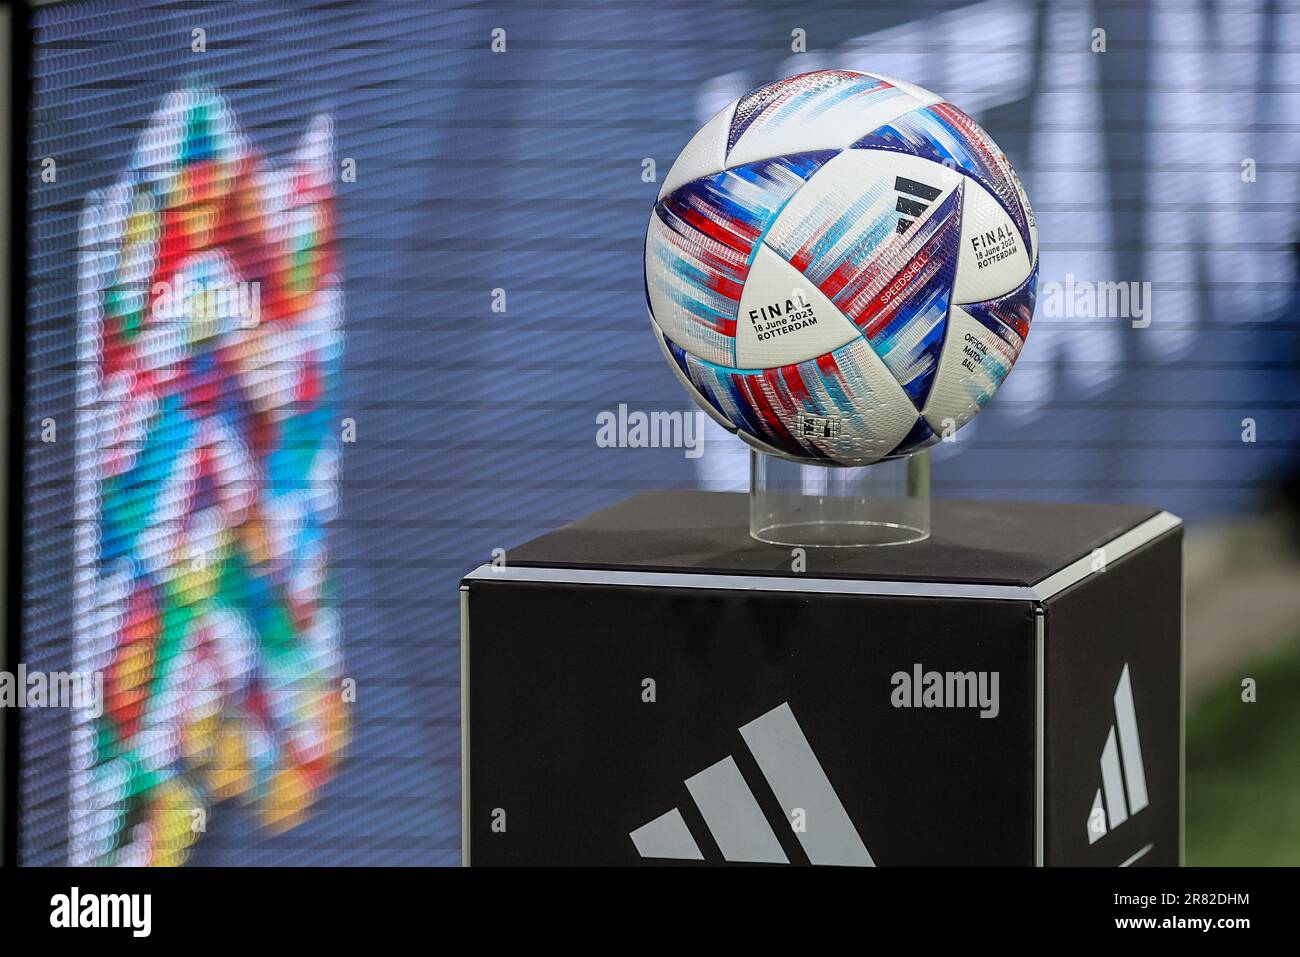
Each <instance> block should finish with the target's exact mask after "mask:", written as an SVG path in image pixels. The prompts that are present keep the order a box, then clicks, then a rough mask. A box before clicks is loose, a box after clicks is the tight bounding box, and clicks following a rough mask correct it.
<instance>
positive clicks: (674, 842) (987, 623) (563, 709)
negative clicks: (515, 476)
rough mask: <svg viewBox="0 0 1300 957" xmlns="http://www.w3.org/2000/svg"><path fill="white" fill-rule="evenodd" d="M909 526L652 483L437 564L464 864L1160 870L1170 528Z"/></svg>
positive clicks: (1167, 752) (1176, 775)
mask: <svg viewBox="0 0 1300 957" xmlns="http://www.w3.org/2000/svg"><path fill="white" fill-rule="evenodd" d="M933 521H934V534H933V536H932V538H931V539H930V540H929V541H927V542H924V543H921V544H917V545H907V546H899V547H892V548H875V549H826V550H819V549H808V550H806V551H801V550H792V549H787V548H781V547H777V546H767V545H760V544H758V543H757V542H754V541H753V540H751V539H750V538H749V536H748V534H747V512H746V503H745V500H744V497H743V496H740V495H727V494H717V493H703V492H679V493H652V494H648V495H641V496H638V497H636V498H633V499H631V500H629V501H627V502H624V503H623V504H621V505H619V506H616V507H614V508H611V509H607V510H605V511H603V512H600V513H597V514H596V515H593V516H590V517H589V518H587V519H584V520H582V521H579V522H576V523H574V524H572V525H569V526H567V527H565V528H562V529H560V530H558V531H556V532H553V533H551V534H549V535H545V536H543V537H541V538H539V539H537V540H535V541H533V542H530V543H528V544H527V545H524V546H521V547H519V548H517V549H514V550H512V551H511V552H510V553H509V554H508V555H507V556H506V560H505V563H504V565H503V566H493V565H485V566H483V567H481V568H479V569H477V570H476V571H474V572H473V573H471V574H470V575H468V576H466V578H465V580H464V582H463V583H462V591H461V595H462V632H463V635H462V638H463V649H462V661H463V698H462V701H463V720H464V742H463V761H464V768H463V772H464V774H463V787H464V795H463V798H464V808H465V817H464V839H465V855H464V856H465V862H466V863H469V864H475V865H480V864H639V863H663V862H671V863H685V862H701V861H702V862H711V863H723V862H728V861H730V862H736V863H740V862H745V863H778V864H779V863H791V864H798V863H813V864H848V865H870V864H877V865H882V866H889V865H920V864H944V865H963V864H970V865H975V864H992V865H997V864H1022V865H1031V864H1035V863H1038V864H1044V863H1045V864H1096V865H1122V864H1130V863H1141V864H1177V863H1179V862H1180V856H1181V846H1182V837H1181V816H1182V815H1181V809H1182V794H1181V789H1182V741H1181V735H1182V677H1181V676H1182V558H1181V540H1182V533H1181V525H1180V523H1179V520H1178V519H1177V518H1176V517H1174V516H1172V515H1169V514H1168V513H1165V512H1158V511H1155V510H1152V509H1144V508H1138V507H1130V506H1066V505H1048V504H1025V503H992V502H984V503H975V502H935V503H934V516H933Z"/></svg>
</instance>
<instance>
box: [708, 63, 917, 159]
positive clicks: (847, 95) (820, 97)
mask: <svg viewBox="0 0 1300 957" xmlns="http://www.w3.org/2000/svg"><path fill="white" fill-rule="evenodd" d="M824 75H825V76H826V79H824V80H818V81H816V82H817V83H819V84H820V86H817V87H811V84H810V83H808V82H804V83H800V82H798V81H800V80H801V79H802V78H800V77H795V78H793V79H792V80H789V81H786V83H784V84H782V85H781V89H780V90H778V91H776V92H775V94H774V95H773V97H772V98H771V99H770V100H769V101H768V102H767V103H766V104H765V105H764V106H763V107H762V108H761V109H759V110H758V111H757V114H758V115H757V118H756V119H753V120H752V121H751V123H750V125H749V126H748V127H746V128H745V130H744V132H743V133H741V134H740V138H739V139H738V140H737V141H736V143H735V145H734V146H732V148H731V150H730V151H729V152H728V153H727V165H728V166H737V165H740V164H742V163H753V162H756V161H757V160H761V159H767V158H768V157H771V156H783V155H787V154H790V153H806V152H808V151H810V150H837V149H844V148H845V147H847V146H849V145H850V144H851V143H853V142H854V141H855V140H857V139H859V138H861V137H862V136H864V135H866V134H867V133H870V132H871V131H872V130H874V129H875V128H876V127H878V126H881V125H882V124H885V123H888V122H889V121H890V120H893V119H896V118H897V117H899V116H902V115H903V114H904V113H907V112H909V111H911V110H914V109H916V108H917V107H918V106H920V105H921V104H920V103H919V102H918V101H917V100H915V99H913V98H912V97H911V96H910V95H909V94H908V93H907V92H906V91H904V90H902V89H899V88H898V87H895V86H889V85H886V84H882V83H881V82H880V81H879V80H877V79H876V78H875V77H870V76H867V75H866V74H862V73H858V74H847V73H845V74H840V73H837V72H834V71H827V72H826V73H825V74H824ZM808 76H813V74H808ZM737 109H738V110H743V109H744V100H743V99H742V101H741V103H740V105H739V106H738V108H737ZM737 119H738V120H741V119H742V117H741V116H740V114H739V113H738V114H737Z"/></svg>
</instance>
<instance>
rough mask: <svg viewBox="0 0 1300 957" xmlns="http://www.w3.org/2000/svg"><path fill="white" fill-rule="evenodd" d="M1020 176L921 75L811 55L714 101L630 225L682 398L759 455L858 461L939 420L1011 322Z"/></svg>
mask: <svg viewBox="0 0 1300 957" xmlns="http://www.w3.org/2000/svg"><path fill="white" fill-rule="evenodd" d="M1037 273H1038V231H1037V228H1036V226H1035V225H1034V214H1033V212H1032V210H1031V209H1030V208H1029V200H1028V198H1027V197H1026V196H1025V191H1024V188H1023V187H1022V186H1021V184H1020V178H1019V177H1018V176H1017V175H1016V173H1015V170H1013V169H1012V168H1011V164H1010V163H1008V162H1007V158H1006V156H1005V155H1003V153H1002V152H1001V151H1000V150H999V149H998V147H997V145H996V144H994V142H993V140H992V139H990V138H989V135H988V134H987V133H985V132H984V131H983V130H982V129H980V127H979V126H978V125H977V124H976V123H975V121H974V120H972V119H971V118H970V117H969V116H967V115H966V114H965V113H963V112H962V111H961V110H959V109H957V108H956V107H955V106H953V105H952V104H950V103H945V102H944V101H943V99H942V98H941V97H939V96H936V95H935V94H933V93H931V92H929V91H928V90H924V89H921V88H920V87H918V86H915V85H913V84H911V83H906V82H903V81H901V80H895V79H890V78H888V77H883V76H876V75H874V74H869V73H854V72H850V71H846V70H820V71H817V72H814V73H804V74H801V75H800V76H794V77H790V78H789V79H785V80H781V81H779V82H777V83H772V84H770V85H768V86H764V87H761V88H760V89H757V90H754V91H753V92H751V93H748V94H746V95H745V96H743V97H741V98H740V99H738V100H736V101H734V102H732V103H731V104H729V105H728V106H726V107H725V108H724V109H723V110H722V111H721V112H720V113H718V114H717V115H716V116H715V117H713V119H711V120H710V121H709V122H708V123H707V124H706V125H705V126H704V128H703V129H701V130H700V131H699V132H698V133H696V134H695V136H694V138H693V139H692V140H691V141H690V142H689V143H687V144H686V148H685V149H684V150H682V153H681V155H680V156H679V157H677V162H675V163H674V164H673V166H672V169H671V170H669V172H668V176H667V178H666V179H665V180H664V183H663V186H662V188H661V189H660V191H659V197H658V201H657V202H656V203H655V207H654V212H653V214H652V215H651V217H650V226H649V229H648V230H647V232H646V246H645V278H646V297H647V300H648V302H649V307H650V320H651V325H652V327H653V328H654V332H655V336H656V337H657V338H658V340H659V344H660V346H661V347H662V348H663V350H664V354H665V356H666V357H667V358H668V360H669V364H670V365H671V366H672V368H673V370H674V371H675V372H676V373H677V375H678V378H680V379H681V381H682V384H683V385H684V386H685V387H686V389H687V390H688V391H689V392H690V393H691V395H692V396H694V397H695V400H696V401H697V402H699V403H700V405H701V406H703V407H704V409H705V410H706V411H707V412H708V413H709V414H710V415H711V416H712V417H713V418H714V419H716V420H717V421H718V422H719V423H720V424H721V425H723V426H724V427H726V428H727V429H729V430H731V431H733V432H736V433H737V434H738V435H739V436H740V437H741V438H742V439H743V440H744V441H745V442H747V443H748V444H749V445H751V446H753V447H754V448H756V449H759V450H760V451H762V452H766V453H769V454H771V455H777V456H781V457H783V458H789V459H796V460H800V461H812V462H817V463H821V464H825V465H867V464H870V463H872V462H876V461H879V460H881V459H887V458H896V457H899V456H905V455H910V454H911V453H913V452H916V451H918V450H919V449H922V448H924V447H926V446H927V445H929V444H931V443H933V442H935V441H937V440H938V439H939V437H941V436H947V435H950V434H951V433H952V432H954V431H955V430H956V429H958V428H960V427H961V426H962V425H964V424H965V423H966V422H968V421H970V419H971V418H972V417H973V416H974V415H975V414H976V413H977V412H978V411H979V410H980V409H981V408H983V406H984V405H985V403H987V402H988V400H989V399H990V398H992V396H993V393H995V392H996V391H997V390H998V387H999V386H1000V385H1001V384H1002V381H1003V379H1005V378H1006V375H1007V373H1008V372H1009V371H1010V370H1011V366H1012V365H1013V364H1014V363H1015V361H1016V357H1017V356H1018V355H1019V354H1020V349H1021V346H1023V345H1024V341H1025V336H1026V335H1027V334H1028V332H1029V322H1030V319H1031V318H1032V316H1033V312H1034V287H1035V284H1036V281H1037Z"/></svg>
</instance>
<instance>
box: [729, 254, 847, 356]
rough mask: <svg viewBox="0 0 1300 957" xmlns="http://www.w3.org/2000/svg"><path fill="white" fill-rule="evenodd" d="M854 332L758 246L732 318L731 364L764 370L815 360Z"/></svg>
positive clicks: (813, 288) (809, 287) (809, 286)
mask: <svg viewBox="0 0 1300 957" xmlns="http://www.w3.org/2000/svg"><path fill="white" fill-rule="evenodd" d="M857 337H858V327H857V326H855V325H854V324H853V323H851V322H850V321H849V320H848V319H847V318H845V316H844V314H843V313H841V312H840V311H839V309H837V308H836V307H835V304H834V303H832V302H831V301H830V300H829V299H827V298H826V296H825V295H824V294H823V293H822V291H821V290H820V289H818V288H817V287H816V286H814V285H813V284H812V283H811V282H810V281H809V280H808V277H807V276H805V275H804V274H803V273H801V272H800V271H799V270H797V269H795V268H794V266H792V265H790V264H789V263H788V262H786V261H785V260H784V259H782V258H781V257H780V256H778V255H777V254H776V253H774V252H773V251H772V250H771V249H769V248H768V247H767V246H766V245H764V244H762V243H760V244H759V246H758V247H757V249H756V250H755V256H754V261H753V263H752V264H751V265H750V267H749V276H748V277H747V278H746V279H745V289H744V291H743V292H742V293H741V297H740V309H739V311H738V312H737V314H736V363H735V364H736V365H737V366H739V367H740V368H742V369H770V368H773V367H775V366H786V365H793V364H794V363H796V362H804V361H805V360H808V359H815V358H816V357H817V356H820V355H823V354H824V353H827V352H831V351H832V350H834V349H838V348H839V347H840V346H842V345H844V344H845V343H846V342H850V341H851V340H853V339H856V338H857Z"/></svg>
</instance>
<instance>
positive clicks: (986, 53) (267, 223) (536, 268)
mask: <svg viewBox="0 0 1300 957" xmlns="http://www.w3.org/2000/svg"><path fill="white" fill-rule="evenodd" d="M1239 7H1240V9H1238V8H1239ZM1234 11H1237V12H1236V13H1235V14H1234V17H1235V19H1234V21H1233V22H1234V31H1235V32H1234V33H1233V40H1232V44H1231V48H1230V49H1228V50H1220V49H1218V47H1217V46H1216V44H1217V43H1218V42H1219V41H1217V40H1216V37H1218V36H1219V34H1220V32H1221V31H1219V30H1218V28H1217V26H1216V22H1215V16H1216V14H1215V13H1214V11H1213V10H1212V9H1210V8H1205V7H1200V6H1195V7H1188V6H1187V5H1182V4H1165V3H1157V4H1138V5H1129V6H1121V7H1116V6H1115V5H1113V4H1101V5H1097V8H1096V9H1092V8H1091V5H1089V4H1087V3H1084V4H1078V3H1060V4H1056V3H1037V2H1032V0H979V2H972V3H951V2H940V3H933V4H928V3H914V4H842V5H834V4H832V5H825V4H807V5H799V4H772V3H765V2H757V0H755V2H752V3H747V2H735V3H732V2H720V3H710V4H694V3H663V4H624V3H610V4H587V3H571V2H549V0H541V2H536V3H484V4H474V3H471V4H455V5H451V4H435V3H427V2H402V0H397V2H383V3H379V2H376V3H363V2H359V3H343V4H336V3H331V4H318V5H311V4H299V3H274V2H254V3H245V2H241V0H232V2H227V3H220V4H213V5H210V6H203V5H199V4H174V3H171V4H150V3H140V2H121V0H99V2H69V3H55V4H50V5H43V6H39V7H37V8H36V9H35V10H34V11H33V13H32V19H31V35H30V38H29V39H30V48H31V64H32V100H31V105H30V107H31V108H30V115H29V123H28V130H29V143H28V157H27V169H28V184H29V185H28V217H29V224H28V226H29V232H28V237H27V260H26V284H27V299H28V308H27V314H26V321H25V327H24V329H23V330H22V332H21V341H22V342H23V344H24V346H25V354H26V395H25V401H26V408H25V420H24V421H25V427H26V436H27V441H26V444H25V472H24V475H23V483H24V490H23V497H24V503H25V510H24V515H23V519H24V528H23V536H24V537H23V555H22V559H23V595H22V599H23V611H22V614H23V621H22V633H21V639H20V651H21V659H22V661H23V663H24V665H25V666H26V667H27V668H29V669H32V670H41V671H45V672H58V671H74V672H81V671H84V672H86V673H93V674H97V675H100V676H101V677H102V682H103V685H102V705H103V707H102V708H98V709H94V708H90V709H87V708H83V709H67V708H27V709H25V710H24V712H23V714H22V716H21V742H20V751H19V769H20V790H19V858H20V860H21V861H23V862H25V863H32V864H50V863H63V862H75V863H93V864H131V863H150V864H171V863H181V862H189V863H200V864H230V863H236V862H238V863H251V864H259V863H286V864H302V863H352V864H361V863H395V864H455V863H457V862H458V861H459V858H460V822H459V786H460V757H459V725H458V713H459V712H458V709H459V687H458V674H459V647H458V640H459V635H458V594H457V587H456V586H457V582H458V579H459V577H460V576H461V575H462V574H464V573H465V572H467V571H468V570H470V569H471V568H473V567H475V566H477V565H478V564H480V563H483V562H486V561H489V560H491V559H492V557H493V555H494V554H496V553H501V554H506V555H508V553H509V549H510V547H511V546H513V545H514V544H516V543H519V542H521V541H523V540H525V539H527V538H530V537H532V536H534V535H537V534H540V533H541V532H544V531H547V530H549V529H552V528H554V527H556V526H558V525H560V524H562V523H564V522H566V521H569V520H572V519H574V518H578V517H580V516H582V515H584V514H586V513H588V512H590V511H593V510H595V509H597V508H599V507H602V506H604V505H608V504H612V503H613V502H616V501H618V500H621V499H623V498H625V497H627V496H629V495H631V494H634V493H635V492H638V491H641V490H645V489H653V488H670V487H701V488H709V489H720V490H728V489H730V490H739V489H743V488H745V487H746V462H747V457H746V453H745V452H744V450H743V449H742V447H741V446H740V445H739V443H737V442H736V441H735V440H734V439H732V438H730V437H729V436H727V435H726V434H725V433H723V432H722V431H721V430H720V429H717V428H715V427H714V426H713V425H712V424H711V423H706V425H707V428H708V430H709V431H707V432H706V433H705V443H704V445H705V447H704V449H703V452H702V454H698V455H696V454H695V450H692V449H681V448H668V449H662V448H606V447H603V446H602V443H600V442H599V441H598V438H597V436H598V422H599V421H600V418H601V417H602V416H607V415H609V414H610V413H617V412H618V410H620V408H622V409H623V410H624V412H628V411H631V412H635V411H654V410H683V411H685V410H693V408H694V407H693V406H692V405H691V403H690V400H689V399H688V397H687V396H686V395H685V393H684V392H683V391H682V390H681V388H680V387H679V386H678V385H677V383H676V382H675V381H674V380H673V378H672V374H671V372H670V371H669V369H668V367H667V365H666V364H665V362H664V361H663V358H662V357H661V356H660V354H659V352H658V350H657V348H656V346H655V343H654V341H653V339H652V337H651V335H650V333H649V328H648V323H647V322H646V318H645V306H644V293H643V285H642V276H641V256H642V242H643V236H644V233H645V225H646V220H647V217H648V216H649V212H650V208H651V204H652V202H653V200H654V196H655V194H656V192H657V190H658V188H659V184H660V182H662V179H663V176H664V175H665V174H666V172H667V169H668V167H669V165H670V164H671V162H672V160H673V158H674V157H675V156H676V155H677V152H678V151H679V150H680V149H681V147H682V145H683V144H684V143H685V142H686V141H687V140H688V139H689V137H690V136H691V135H692V134H693V133H694V131H695V130H696V129H697V128H698V127H699V126H700V125H701V124H702V123H703V122H704V121H706V120H707V119H708V118H709V116H711V115H712V114H713V113H714V112H715V111H716V110H717V109H718V108H720V107H721V106H722V105H723V104H725V103H726V102H728V101H729V100H731V99H733V98H735V97H736V96H738V95H741V94H742V93H744V92H745V91H746V90H748V89H750V88H752V87H755V86H757V85H760V84H762V83H765V82H768V81H770V80H773V79H776V78H777V77H780V76H784V75H787V74H792V73H797V72H803V71H806V70H811V69H824V68H846V69H855V68H857V69H872V70H875V71H878V72H883V73H888V74H892V75H897V76H902V77H905V78H907V79H909V80H912V81H914V82H917V83H919V84H922V85H924V86H926V87H929V88H931V89H934V90H937V91H939V92H941V93H943V94H944V95H945V96H947V97H948V98H949V99H951V100H952V101H953V102H955V103H956V104H957V105H958V106H960V107H962V108H963V109H964V110H966V111H967V112H969V113H970V114H972V115H973V116H975V117H976V118H977V119H978V120H979V122H980V123H981V125H983V126H984V127H985V128H986V129H988V130H989V132H990V133H991V134H992V135H993V136H994V137H995V138H996V140H997V142H998V144H999V145H1000V146H1002V147H1003V148H1004V149H1005V150H1006V151H1007V153H1008V155H1009V157H1010V159H1011V161H1012V163H1013V164H1014V166H1015V168H1016V169H1017V170H1018V171H1019V172H1020V174H1021V176H1022V178H1023V180H1024V183H1025V186H1026V189H1027V191H1028V193H1029V195H1030V197H1031V198H1032V201H1033V205H1034V209H1035V212H1036V214H1037V218H1038V227H1039V232H1040V236H1041V239H1042V253H1041V261H1040V271H1039V284H1040V286H1039V296H1040V300H1039V307H1038V312H1037V315H1036V317H1035V320H1034V325H1033V327H1032V329H1031V332H1030V334H1029V337H1028V340H1027V344H1026V346H1025V350H1024V352H1023V353H1022V355H1021V357H1020V360H1019V362H1018V364H1017V367H1016V370H1015V373H1014V374H1013V375H1011V376H1010V377H1009V379H1008V380H1007V383H1006V385H1005V386H1004V388H1003V389H1002V391H1001V392H1000V393H999V395H998V396H997V398H996V400H995V401H994V402H993V403H991V404H990V406H989V408H988V409H987V410H985V411H984V412H983V413H982V414H981V415H980V417H979V419H978V420H977V421H976V422H974V423H973V424H972V425H971V426H970V427H969V428H967V429H964V430H962V432H961V433H960V434H959V436H958V440H957V441H956V442H953V443H941V444H940V445H939V446H937V447H936V448H935V450H934V458H935V462H934V490H935V494H936V495H944V496H950V497H967V498H981V497H984V498H987V497H996V498H1045V499H1057V500H1065V501H1078V500H1095V501H1140V502H1146V503H1151V504H1158V505H1160V506H1162V507H1165V508H1168V509H1170V510H1172V511H1175V512H1178V513H1180V514H1182V515H1183V516H1184V517H1187V518H1197V517H1202V516H1214V515H1220V514H1224V513H1230V512H1233V511H1239V510H1242V509H1247V508H1250V507H1253V506H1254V505H1256V504H1257V503H1258V502H1259V501H1261V499H1262V497H1263V496H1264V495H1266V494H1267V486H1266V483H1265V477H1266V476H1269V475H1271V474H1278V473H1280V472H1281V471H1282V470H1284V469H1286V468H1289V467H1291V463H1293V459H1294V446H1295V442H1296V438H1297V436H1296V426H1295V409H1296V399H1295V394H1296V391H1295V390H1296V384H1297V383H1296V375H1295V369H1294V355H1295V350H1296V345H1297V344H1296V332H1295V323H1294V320H1293V319H1290V318H1288V317H1290V316H1291V313H1292V312H1293V311H1294V308H1293V307H1294V301H1295V295H1294V288H1295V285H1294V281H1295V263H1294V261H1293V258H1292V248H1291V247H1292V244H1293V243H1294V241H1295V240H1296V238H1297V228H1296V227H1297V210H1298V209H1300V204H1298V203H1297V199H1298V198H1300V195H1298V193H1300V189H1298V187H1300V184H1298V183H1297V178H1296V174H1295V171H1294V169H1293V166H1292V165H1289V164H1290V163H1291V160H1290V158H1291V157H1294V156H1295V155H1296V152H1297V148H1298V147H1300V141H1298V138H1300V133H1297V132H1296V131H1297V130H1300V100H1298V98H1297V97H1296V96H1295V95H1294V94H1292V93H1290V92H1289V90H1290V87H1291V86H1292V85H1293V82H1292V81H1293V77H1292V74H1293V73H1294V70H1293V68H1292V66H1291V64H1290V60H1289V59H1287V57H1286V56H1284V55H1282V54H1281V53H1280V52H1278V51H1282V50H1286V49H1291V48H1294V46H1295V45H1296V44H1297V43H1300V17H1298V16H1297V14H1295V13H1293V12H1286V11H1284V10H1282V9H1281V8H1278V7H1276V6H1275V5H1269V4H1265V3H1260V4H1249V3H1248V4H1244V5H1236V6H1234ZM1103 14H1104V16H1103ZM1103 22H1104V24H1105V27H1106V29H1107V37H1108V44H1109V45H1108V47H1107V48H1106V50H1105V51H1104V52H1098V51H1096V50H1094V49H1093V46H1094V45H1095V37H1094V36H1093V30H1094V28H1095V27H1096V26H1097V25H1098V24H1099V23H1103ZM1207 78H1209V79H1208V80H1207ZM1189 91H1196V93H1195V95H1192V93H1191V92H1189ZM1246 160H1250V163H1247V162H1246ZM1252 177H1253V178H1252ZM1246 420H1250V423H1251V424H1250V426H1249V429H1251V430H1254V431H1252V432H1251V434H1252V435H1256V434H1257V435H1258V441H1255V440H1254V439H1252V440H1251V442H1250V443H1249V444H1247V443H1245V442H1244V441H1243V435H1244V434H1245V431H1246V430H1247V428H1248V427H1247V425H1246ZM526 638H527V636H521V640H526ZM537 694H539V695H545V694H547V683H546V678H545V676H544V675H539V676H538V680H537ZM96 711H98V712H99V713H95V712H96ZM556 799H557V800H562V799H563V796H561V795H557V798H556Z"/></svg>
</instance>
